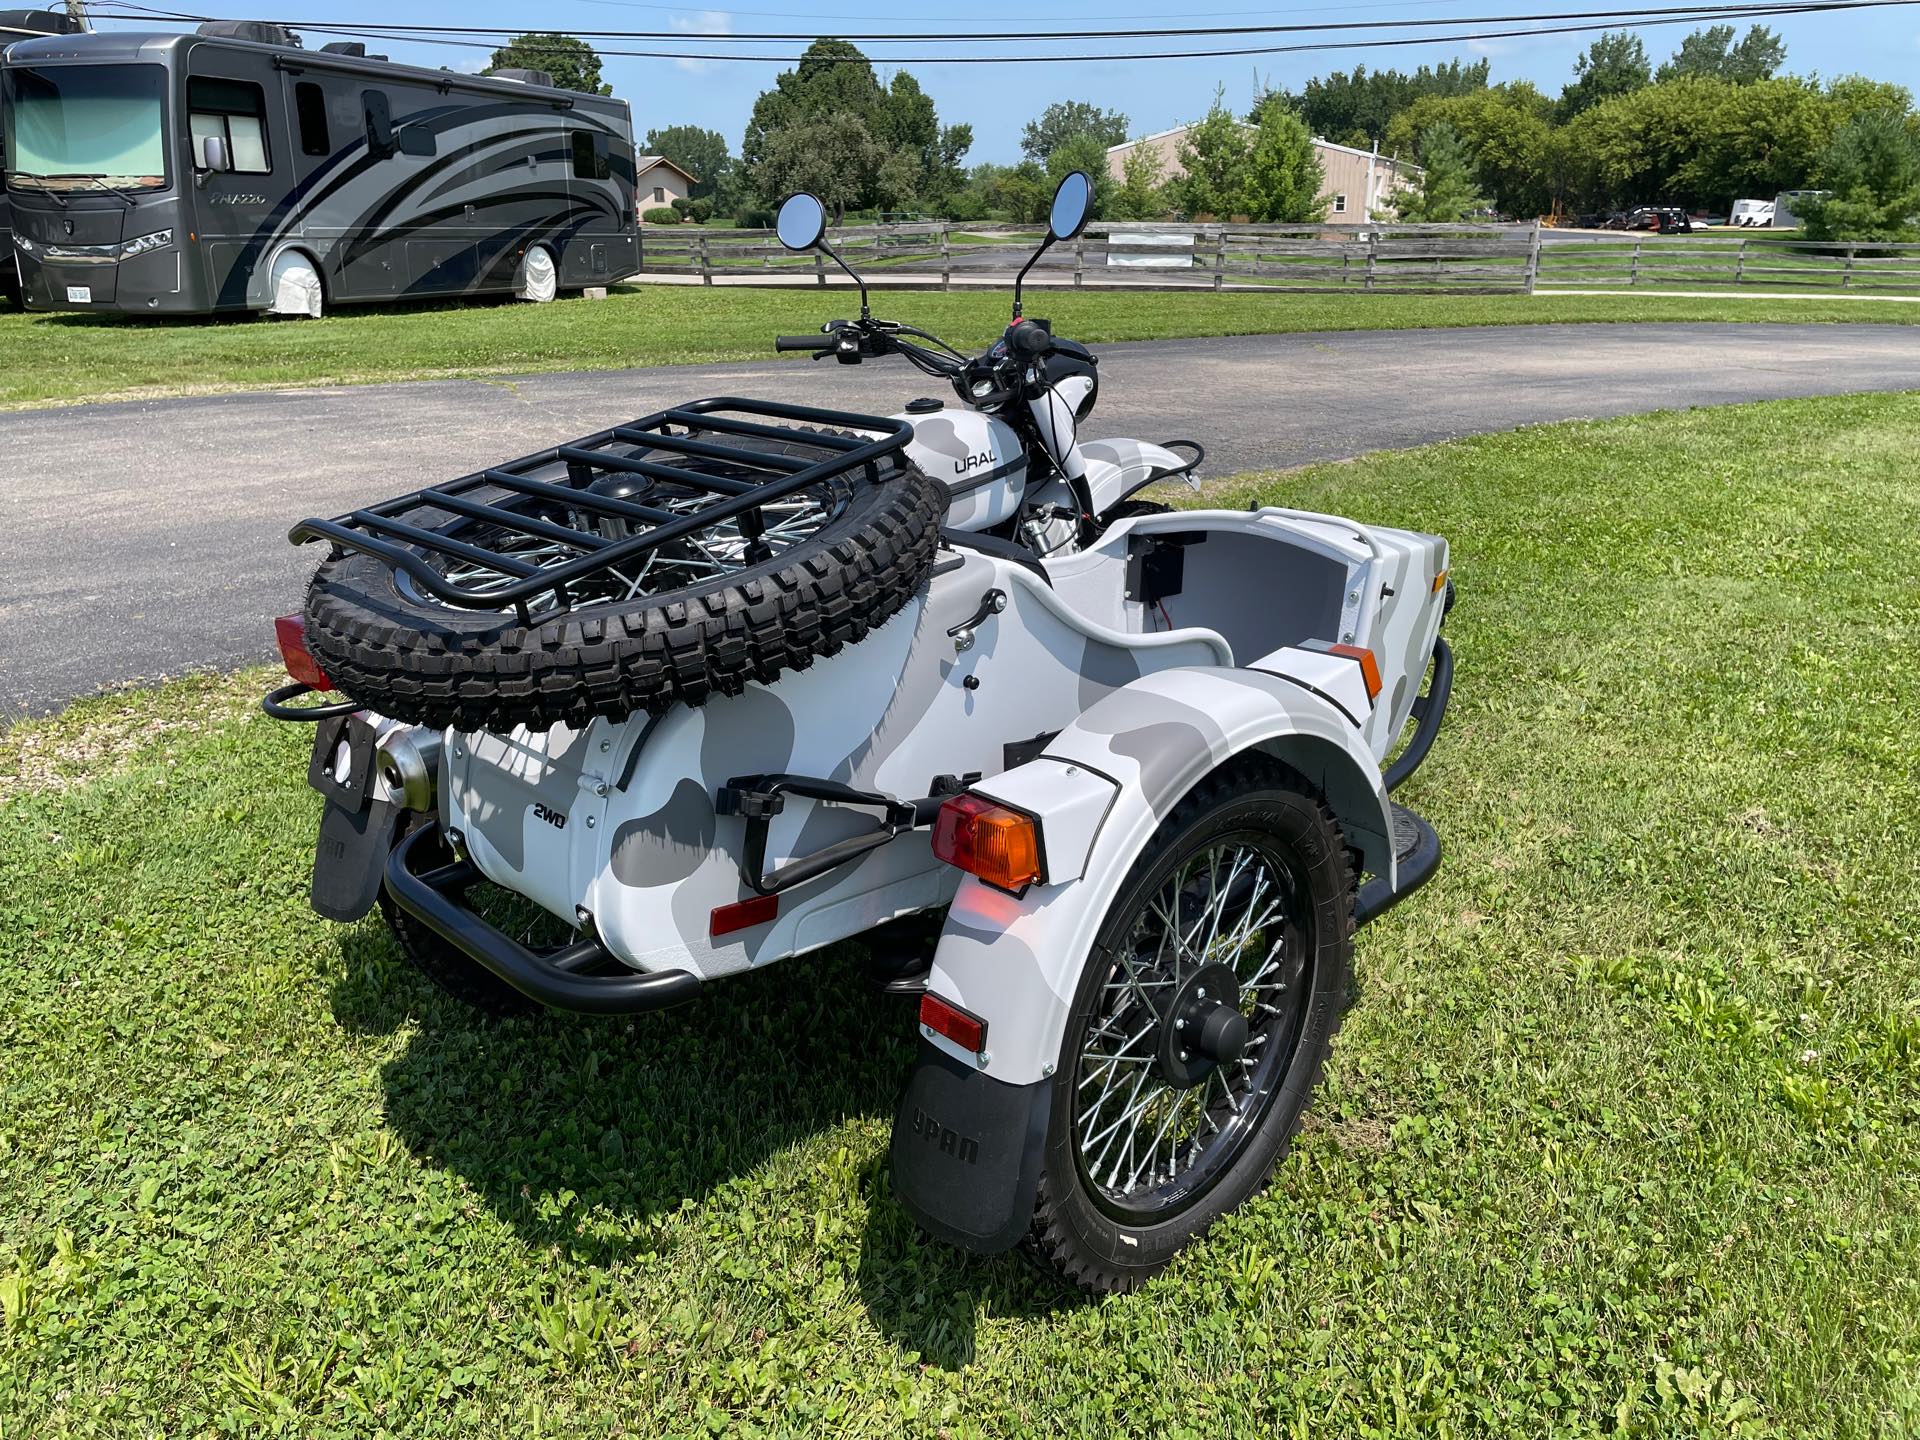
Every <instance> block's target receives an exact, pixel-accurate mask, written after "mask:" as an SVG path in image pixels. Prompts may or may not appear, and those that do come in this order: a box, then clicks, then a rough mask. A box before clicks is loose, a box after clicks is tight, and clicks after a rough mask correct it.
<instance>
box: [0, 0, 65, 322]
mask: <svg viewBox="0 0 1920 1440" xmlns="http://www.w3.org/2000/svg"><path fill="white" fill-rule="evenodd" d="M79 28H80V22H79V21H77V20H75V19H74V18H73V17H72V16H70V15H67V14H65V13H63V12H61V11H58V10H0V53H4V52H5V50H6V48H7V46H9V45H11V44H12V43H13V42H14V41H15V40H30V39H32V38H34V37H35V36H37V35H69V34H72V33H73V32H74V31H76V30H78V29H79ZM5 154H6V140H5V137H4V136H0V156H4V155H5ZM0 295H4V296H5V297H6V298H7V299H8V300H10V301H12V302H13V303H14V304H15V305H18V304H19V303H20V271H19V270H18V268H16V267H15V265H14V263H13V211H12V208H11V207H10V206H9V205H8V203H7V177H6V173H5V171H4V170H0Z"/></svg>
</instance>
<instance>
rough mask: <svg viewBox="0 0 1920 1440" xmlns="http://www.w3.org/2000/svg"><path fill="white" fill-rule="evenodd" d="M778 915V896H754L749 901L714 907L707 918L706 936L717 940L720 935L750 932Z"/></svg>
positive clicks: (738, 901)
mask: <svg viewBox="0 0 1920 1440" xmlns="http://www.w3.org/2000/svg"><path fill="white" fill-rule="evenodd" d="M779 913H780V897H779V896H778V895H755V896H754V897H753V898H752V899H750V900H736V901H734V902H733V903H732V904H731V905H716V906H714V907H713V913H712V914H711V915H709V916H708V917H707V934H708V935H709V936H710V937H712V938H713V939H715V940H718V939H719V938H720V937H721V936H722V935H731V934H733V932H734V931H736V930H750V929H752V928H753V927H754V926H755V925H764V924H766V923H767V922H768V921H769V920H771V919H773V917H774V916H776V915H778V914H779Z"/></svg>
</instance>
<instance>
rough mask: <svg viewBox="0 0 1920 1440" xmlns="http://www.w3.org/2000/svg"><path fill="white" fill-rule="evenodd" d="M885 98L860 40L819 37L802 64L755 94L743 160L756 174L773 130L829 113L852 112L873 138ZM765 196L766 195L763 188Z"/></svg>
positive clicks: (884, 93) (849, 113)
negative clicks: (859, 43)
mask: <svg viewBox="0 0 1920 1440" xmlns="http://www.w3.org/2000/svg"><path fill="white" fill-rule="evenodd" d="M885 99H886V92H885V91H884V90H882V89H881V88H880V82H879V81H878V80H876V79H875V78H874V75H873V66H872V64H870V63H869V62H868V60H867V57H866V56H865V55H864V54H862V53H861V51H860V49H859V47H858V46H855V45H850V44H848V43H847V42H846V41H845V40H833V39H822V40H816V41H814V42H813V43H812V44H811V45H809V46H808V47H807V48H806V52H805V53H804V54H803V55H801V57H800V63H799V64H797V65H796V66H794V68H793V69H791V70H783V71H781V72H780V74H779V75H777V76H776V77H774V82H773V86H772V88H771V89H767V90H762V91H761V92H760V94H759V97H758V98H757V99H755V100H754V102H753V113H752V114H751V115H750V116H749V117H748V119H747V129H746V133H745V135H743V136H742V137H741V141H740V161H741V163H742V164H743V165H744V166H746V167H747V169H748V170H749V171H750V172H752V173H754V174H756V175H757V174H758V173H760V162H761V160H762V159H763V157H764V156H765V153H766V149H767V144H768V139H769V137H770V136H772V135H773V134H774V133H776V132H778V131H780V130H784V129H787V128H790V127H792V126H795V125H800V124H804V123H806V122H808V121H813V120H819V119H821V118H823V117H825V116H828V115H851V116H852V117H854V118H855V119H857V120H858V121H859V122H860V124H861V126H862V128H864V129H865V130H866V131H867V135H868V138H869V139H871V138H872V136H873V129H874V126H873V122H874V120H875V118H876V116H877V114H878V112H879V110H880V108H881V106H882V104H883V103H884V101H885ZM762 198H766V197H765V194H764V192H763V194H762Z"/></svg>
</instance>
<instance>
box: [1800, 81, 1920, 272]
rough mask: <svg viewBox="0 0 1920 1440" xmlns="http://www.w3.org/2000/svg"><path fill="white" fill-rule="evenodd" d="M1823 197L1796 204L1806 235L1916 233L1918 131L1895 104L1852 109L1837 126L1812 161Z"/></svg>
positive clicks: (1900, 239) (1905, 236) (1896, 238)
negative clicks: (1849, 116) (1861, 110)
mask: <svg viewBox="0 0 1920 1440" xmlns="http://www.w3.org/2000/svg"><path fill="white" fill-rule="evenodd" d="M1816 174H1817V175H1818V177H1819V183H1820V185H1821V187H1822V188H1824V189H1826V190H1827V191H1829V192H1831V193H1829V194H1828V195H1826V196H1824V197H1818V198H1812V197H1809V198H1803V199H1802V200H1801V201H1800V202H1799V203H1798V204H1797V205H1795V207H1794V209H1795V210H1796V211H1797V212H1798V213H1799V215H1800V217H1801V219H1802V220H1803V221H1805V223H1806V233H1807V238H1808V239H1810V240H1879V241H1884V242H1887V243H1889V244H1894V243H1906V242H1910V241H1913V240H1916V239H1920V135H1916V134H1915V132H1914V126H1913V124H1912V121H1911V119H1910V118H1909V117H1908V116H1907V115H1904V114H1902V113H1901V112H1899V111H1897V110H1892V109H1886V110H1872V111H1868V112H1867V113H1865V114H1862V115H1856V116H1854V117H1853V119H1851V120H1849V121H1848V122H1847V123H1846V124H1845V125H1844V126H1842V127H1841V128H1840V131H1839V133H1838V134H1836V135H1835V136H1834V137H1833V141H1832V143H1831V144H1830V145H1828V146H1827V148H1826V151H1825V153H1824V154H1822V155H1821V157H1820V163H1819V165H1818V166H1817V167H1816Z"/></svg>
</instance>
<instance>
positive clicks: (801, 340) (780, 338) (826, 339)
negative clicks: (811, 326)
mask: <svg viewBox="0 0 1920 1440" xmlns="http://www.w3.org/2000/svg"><path fill="white" fill-rule="evenodd" d="M838 343H839V342H838V341H837V340H835V339H834V337H833V336H831V335H776V336H774V337H773V348H774V349H776V350H831V349H833V347H834V346H835V345H836V344H838Z"/></svg>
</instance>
